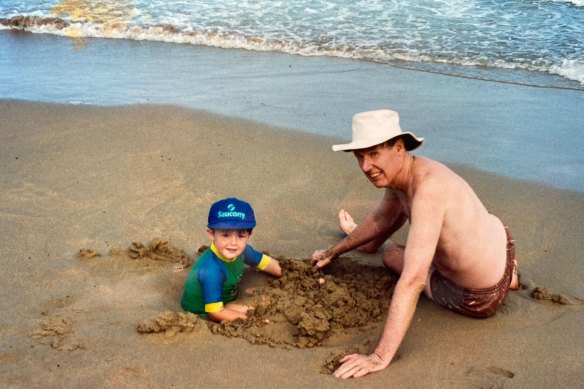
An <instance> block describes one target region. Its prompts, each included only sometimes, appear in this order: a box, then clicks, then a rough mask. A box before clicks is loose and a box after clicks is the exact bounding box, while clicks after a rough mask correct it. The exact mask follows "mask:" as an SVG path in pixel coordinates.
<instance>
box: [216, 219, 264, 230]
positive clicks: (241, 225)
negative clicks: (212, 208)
mask: <svg viewBox="0 0 584 389" xmlns="http://www.w3.org/2000/svg"><path fill="white" fill-rule="evenodd" d="M255 226H256V224H255V223H252V222H242V221H222V222H219V223H213V224H207V228H211V229H213V230H218V229H220V230H248V229H250V228H254V227H255Z"/></svg>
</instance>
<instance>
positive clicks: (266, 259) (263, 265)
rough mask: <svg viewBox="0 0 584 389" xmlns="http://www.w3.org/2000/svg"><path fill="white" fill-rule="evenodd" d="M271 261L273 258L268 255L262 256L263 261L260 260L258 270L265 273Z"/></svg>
mask: <svg viewBox="0 0 584 389" xmlns="http://www.w3.org/2000/svg"><path fill="white" fill-rule="evenodd" d="M271 260H272V258H270V257H268V256H267V255H266V254H264V255H262V259H261V260H260V263H258V266H257V267H256V269H258V270H262V271H263V270H264V269H265V268H266V267H268V264H269V263H270V261H271Z"/></svg>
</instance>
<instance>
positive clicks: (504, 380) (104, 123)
mask: <svg viewBox="0 0 584 389" xmlns="http://www.w3.org/2000/svg"><path fill="white" fill-rule="evenodd" d="M0 118H1V121H0V140H1V144H0V163H1V164H2V167H1V169H2V170H1V171H2V173H1V175H0V234H1V236H2V245H1V246H0V263H1V264H2V273H1V274H2V275H1V280H0V282H1V285H2V287H1V288H0V291H1V300H0V301H1V303H0V304H1V305H0V309H1V311H2V314H1V316H0V336H1V339H2V341H1V344H0V362H1V363H0V386H2V387H18V388H21V387H22V388H25V387H26V388H30V387H98V388H108V387H112V388H113V387H115V388H120V387H122V388H124V387H153V388H169V387H200V386H204V385H205V386H206V385H210V384H211V385H221V384H229V385H230V386H235V387H254V388H255V387H321V388H328V387H344V386H351V387H367V388H370V387H387V386H388V385H397V386H398V387H461V388H473V387H477V388H479V387H495V388H496V387H503V386H504V387H506V388H507V387H511V388H514V387H517V388H549V387H578V386H580V385H581V382H583V380H584V330H583V327H582V322H583V319H584V311H583V309H584V305H582V298H584V283H583V282H582V277H583V276H584V267H583V265H582V262H581V252H582V248H583V244H582V239H581V236H582V231H583V230H584V218H583V216H584V195H582V194H579V193H573V192H566V191H560V190H557V189H552V188H548V187H544V186H539V185H535V184H531V183H526V182H518V181H512V180H508V179H504V178H501V177H496V176H492V175H488V174H484V173H481V172H477V171H474V170H470V169H468V168H464V167H461V166H454V167H453V168H454V169H455V170H456V171H458V172H460V174H461V175H463V176H464V177H465V178H466V179H467V180H468V181H469V182H470V183H471V184H472V185H473V186H474V187H475V189H476V190H477V192H478V194H479V196H480V197H481V198H482V199H483V201H484V202H485V204H486V205H487V207H488V208H489V209H490V210H491V211H492V212H493V213H495V214H497V215H498V216H500V217H501V218H502V219H503V220H504V221H505V222H506V223H507V224H509V225H510V226H511V228H512V231H513V233H514V235H515V238H516V240H517V249H518V259H519V261H520V266H521V271H522V283H523V285H524V288H523V289H521V290H519V291H516V292H512V293H511V295H510V296H509V297H508V298H507V300H506V302H505V305H504V306H503V308H502V309H501V311H500V312H499V313H498V314H497V315H496V316H495V317H493V318H490V319H487V320H474V319H469V318H465V317H461V316H458V315H456V314H453V313H450V312H448V311H446V310H444V309H442V308H440V307H438V306H436V305H435V304H433V303H431V302H429V301H428V300H426V299H424V298H422V299H421V300H420V302H419V304H418V310H417V312H416V315H415V317H414V321H413V324H412V326H411V328H410V330H409V332H408V335H407V337H406V339H405V341H404V343H403V344H402V346H401V348H400V350H399V358H397V360H396V361H394V362H393V363H392V365H391V366H390V367H389V368H388V369H386V370H384V371H382V372H379V373H376V374H372V375H369V376H367V377H364V378H361V379H359V380H352V381H348V382H344V381H339V380H336V379H335V378H333V377H332V375H330V374H329V373H330V370H331V369H332V368H334V366H335V363H336V360H337V359H338V356H340V355H342V354H343V353H345V352H347V351H352V350H358V351H361V352H367V351H370V350H371V349H372V348H373V347H374V346H375V344H376V342H377V339H378V336H379V333H380V331H381V325H382V323H383V319H384V315H385V311H386V309H387V305H388V304H389V301H390V298H391V288H392V285H393V282H394V281H395V280H394V279H393V278H392V277H391V275H390V274H389V273H388V272H387V271H386V270H384V269H383V268H382V267H380V262H379V257H378V256H376V255H364V254H359V253H351V254H349V255H346V256H344V261H339V263H338V264H337V265H336V266H335V267H333V268H331V269H328V270H327V271H326V272H323V273H320V272H316V271H314V270H312V269H310V268H309V267H308V266H306V263H305V262H304V261H303V260H305V259H306V258H308V257H309V256H310V254H311V253H312V252H313V251H314V250H315V249H319V248H326V247H328V246H330V245H332V244H333V243H334V242H336V241H337V240H338V239H339V237H340V234H339V230H338V225H337V220H336V213H337V210H338V209H339V208H340V207H344V208H345V209H347V210H349V211H350V212H351V213H352V214H353V215H354V216H355V217H356V219H360V218H362V217H364V216H365V215H366V214H367V212H368V211H369V210H370V209H371V207H373V206H374V205H375V204H376V203H377V201H378V199H379V198H380V196H381V192H380V191H378V190H376V189H375V188H373V187H372V186H371V185H370V184H369V183H368V182H367V181H366V179H365V178H364V177H362V175H361V173H359V171H358V168H357V165H356V163H355V161H354V158H352V156H351V155H348V154H345V153H340V154H339V153H333V152H332V151H330V144H331V143H333V141H334V140H332V139H327V138H319V137H315V136H311V135H306V134H301V133H295V132H292V131H283V130H278V131H275V130H274V129H270V128H267V127H265V126H263V125H260V124H257V123H252V122H247V121H242V120H235V119H231V118H225V117H218V116H215V115H210V114H208V113H205V112H198V111H192V110H187V109H181V108H175V107H160V106H132V107H119V108H99V107H92V106H60V105H49V104H36V103H26V102H16V101H1V102H0ZM422 135H423V134H422ZM429 141H431V140H429ZM419 154H423V148H422V149H421V151H420V152H419ZM226 196H237V197H241V198H243V199H246V200H248V201H250V202H251V203H252V204H253V206H254V208H255V209H256V216H257V219H258V227H257V228H256V230H255V231H254V236H253V242H252V243H253V245H254V247H256V248H257V249H260V250H266V251H268V252H269V253H270V254H271V255H273V256H275V257H280V258H281V259H282V261H283V263H284V268H285V271H286V273H285V276H284V277H283V279H281V280H270V279H269V277H266V276H265V275H263V274H260V273H256V272H254V271H247V272H246V275H245V277H244V281H243V282H242V285H241V286H242V290H243V289H244V288H248V287H255V288H258V289H257V291H256V293H255V294H254V295H243V294H242V297H241V298H242V300H243V301H247V302H249V303H251V304H255V305H256V307H257V309H256V311H255V313H254V315H253V317H252V318H251V319H250V320H249V321H248V322H241V323H234V324H229V325H219V324H214V323H209V322H208V321H206V320H203V319H200V318H198V317H197V316H194V315H190V314H186V313H184V312H182V311H181V309H180V304H179V301H180V296H181V293H182V289H183V284H184V280H185V278H186V275H187V272H188V270H189V266H190V265H191V264H192V262H193V261H194V260H195V259H196V258H197V249H198V248H199V246H201V245H203V244H208V242H207V241H206V237H205V234H204V229H205V222H206V214H207V210H208V207H209V205H210V204H211V203H212V202H213V201H215V200H217V199H219V198H222V197H226ZM404 236H405V231H400V232H399V233H398V234H397V237H396V240H397V241H399V242H402V243H403V239H404ZM156 238H159V239H156Z"/></svg>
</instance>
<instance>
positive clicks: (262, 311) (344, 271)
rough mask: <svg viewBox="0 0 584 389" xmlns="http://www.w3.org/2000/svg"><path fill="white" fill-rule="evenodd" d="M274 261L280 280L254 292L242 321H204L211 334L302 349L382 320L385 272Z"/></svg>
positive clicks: (343, 264) (350, 264) (387, 286)
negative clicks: (252, 307)
mask: <svg viewBox="0 0 584 389" xmlns="http://www.w3.org/2000/svg"><path fill="white" fill-rule="evenodd" d="M278 260H279V261H280V264H281V266H282V270H283V276H282V277H281V278H279V279H274V280H272V281H270V282H269V283H268V285H266V286H263V287H261V288H259V289H257V290H256V291H255V293H254V298H253V302H252V305H253V306H254V307H255V309H254V311H253V312H252V313H251V314H250V315H249V318H248V320H237V321H234V322H231V323H226V322H224V323H221V324H215V323H211V322H209V326H210V329H211V331H212V332H213V333H215V334H221V335H225V336H237V337H242V338H244V339H247V340H248V341H249V342H251V343H259V344H268V345H271V346H288V345H289V346H295V347H301V348H304V347H314V346H320V345H323V344H325V343H326V340H327V339H328V338H330V337H331V336H334V334H335V333H338V332H340V331H344V330H347V329H359V328H362V327H364V326H366V325H368V324H371V323H374V322H378V321H380V320H382V319H383V318H384V317H385V314H386V312H387V309H388V307H389V303H390V300H391V292H392V287H393V285H394V283H395V282H394V279H393V278H392V276H391V274H390V273H389V271H387V270H386V269H384V268H382V267H378V266H370V265H364V264H360V263H358V262H356V261H353V260H351V259H346V258H345V259H343V260H340V261H336V262H335V263H333V264H332V265H331V266H329V267H328V268H326V269H324V271H318V270H315V269H314V268H312V267H311V266H310V265H309V264H308V261H307V260H298V259H290V258H284V257H280V258H278ZM278 330H279V331H278Z"/></svg>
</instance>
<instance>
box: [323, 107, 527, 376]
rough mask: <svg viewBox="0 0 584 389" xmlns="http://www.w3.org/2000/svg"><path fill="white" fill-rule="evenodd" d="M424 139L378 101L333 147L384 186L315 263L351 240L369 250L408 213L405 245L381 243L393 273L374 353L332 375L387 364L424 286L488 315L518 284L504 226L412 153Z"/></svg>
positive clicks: (463, 185) (453, 178)
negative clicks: (370, 206)
mask: <svg viewBox="0 0 584 389" xmlns="http://www.w3.org/2000/svg"><path fill="white" fill-rule="evenodd" d="M423 141H424V139H423V138H418V137H416V136H415V135H414V134H412V133H411V132H403V131H402V130H401V128H400V125H399V116H398V114H397V112H394V111H390V110H378V111H370V112H363V113H359V114H357V115H355V116H354V117H353V139H352V142H351V143H348V144H343V145H335V146H333V150H334V151H339V150H343V151H353V153H354V155H355V157H356V158H357V162H358V163H359V167H360V168H361V170H362V171H363V173H365V175H366V176H367V178H368V179H369V180H370V181H371V183H372V184H373V185H375V186H376V187H377V188H384V189H385V193H384V196H383V199H382V200H381V202H380V203H379V205H378V206H377V208H376V209H374V210H373V211H372V212H371V213H370V214H369V215H368V216H367V217H366V218H365V220H363V222H361V223H360V224H359V225H356V224H355V223H353V221H352V218H351V217H350V216H349V215H348V214H347V213H346V212H344V211H343V210H341V212H340V213H339V218H340V219H341V228H342V229H343V230H344V231H345V232H346V233H347V236H346V237H345V238H344V239H343V240H342V241H340V242H339V243H338V244H336V245H335V246H334V247H332V248H330V249H328V250H318V251H316V252H315V253H314V254H313V256H312V265H313V266H315V267H316V268H322V267H324V266H326V265H328V264H329V263H331V262H332V261H334V260H335V259H336V258H337V257H339V256H340V255H342V254H343V253H346V252H348V251H351V250H354V249H360V250H363V251H366V252H376V251H377V250H378V249H379V247H381V246H382V244H383V243H384V242H385V241H386V240H387V239H388V238H389V237H390V236H391V235H392V234H393V233H394V232H395V231H397V230H398V229H399V228H400V227H401V226H402V225H403V224H404V223H405V222H406V220H407V221H409V223H410V226H409V231H408V236H407V243H406V245H405V247H404V246H400V245H396V244H392V243H391V242H389V244H388V245H387V246H386V247H385V249H384V250H383V263H384V264H385V266H387V267H388V268H389V269H391V270H392V271H394V272H396V273H398V274H399V280H398V282H397V284H396V285H395V289H394V292H393V297H392V301H391V305H390V307H389V312H388V315H387V319H386V322H385V326H384V329H383V333H382V334H381V338H380V340H379V343H378V345H377V347H376V348H375V350H374V352H373V353H372V354H371V355H359V354H352V355H347V356H345V357H344V358H343V359H341V363H342V365H341V366H340V367H339V368H338V369H337V371H335V373H334V374H335V376H336V377H340V378H349V377H361V376H363V375H365V374H367V373H370V372H373V371H378V370H382V369H384V368H385V367H387V366H388V365H389V364H390V363H391V361H392V359H393V357H394V356H395V354H396V352H397V350H398V347H399V345H400V344H401V342H402V340H403V339H404V336H405V334H406V331H407V330H408V327H409V325H410V322H411V320H412V317H413V316H414V312H415V310H416V305H417V302H418V298H419V296H420V294H421V293H422V291H424V293H425V294H426V296H427V297H428V298H430V299H432V300H433V301H435V302H436V303H438V304H440V305H441V306H443V307H445V308H447V309H449V310H452V311H454V312H457V313H460V314H463V315H467V316H471V317H476V318H485V317H489V316H491V315H493V314H494V313H495V311H496V310H497V309H498V308H499V307H500V306H501V304H502V303H503V300H504V299H505V297H506V296H507V293H508V291H509V289H516V288H517V287H518V286H519V280H518V276H517V272H516V268H517V263H516V261H515V246H514V241H513V238H512V236H511V233H510V231H509V230H508V228H507V227H506V226H504V225H503V223H502V222H501V220H499V219H498V218H497V217H496V216H495V215H492V214H490V213H489V212H488V211H487V209H485V206H484V205H483V204H482V203H481V201H480V200H479V198H478V197H477V195H476V194H475V192H474V191H473V190H472V188H471V187H470V186H469V185H468V183H467V182H466V181H465V180H464V179H462V178H461V177H460V176H458V175H457V174H456V173H454V172H453V171H451V170H450V169H449V168H447V167H446V166H444V165H443V164H441V163H439V162H437V161H433V160H431V159H428V158H424V157H418V156H412V155H411V154H410V153H409V152H410V151H411V150H413V149H415V148H417V147H418V146H420V145H421V144H422V142H423Z"/></svg>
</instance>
